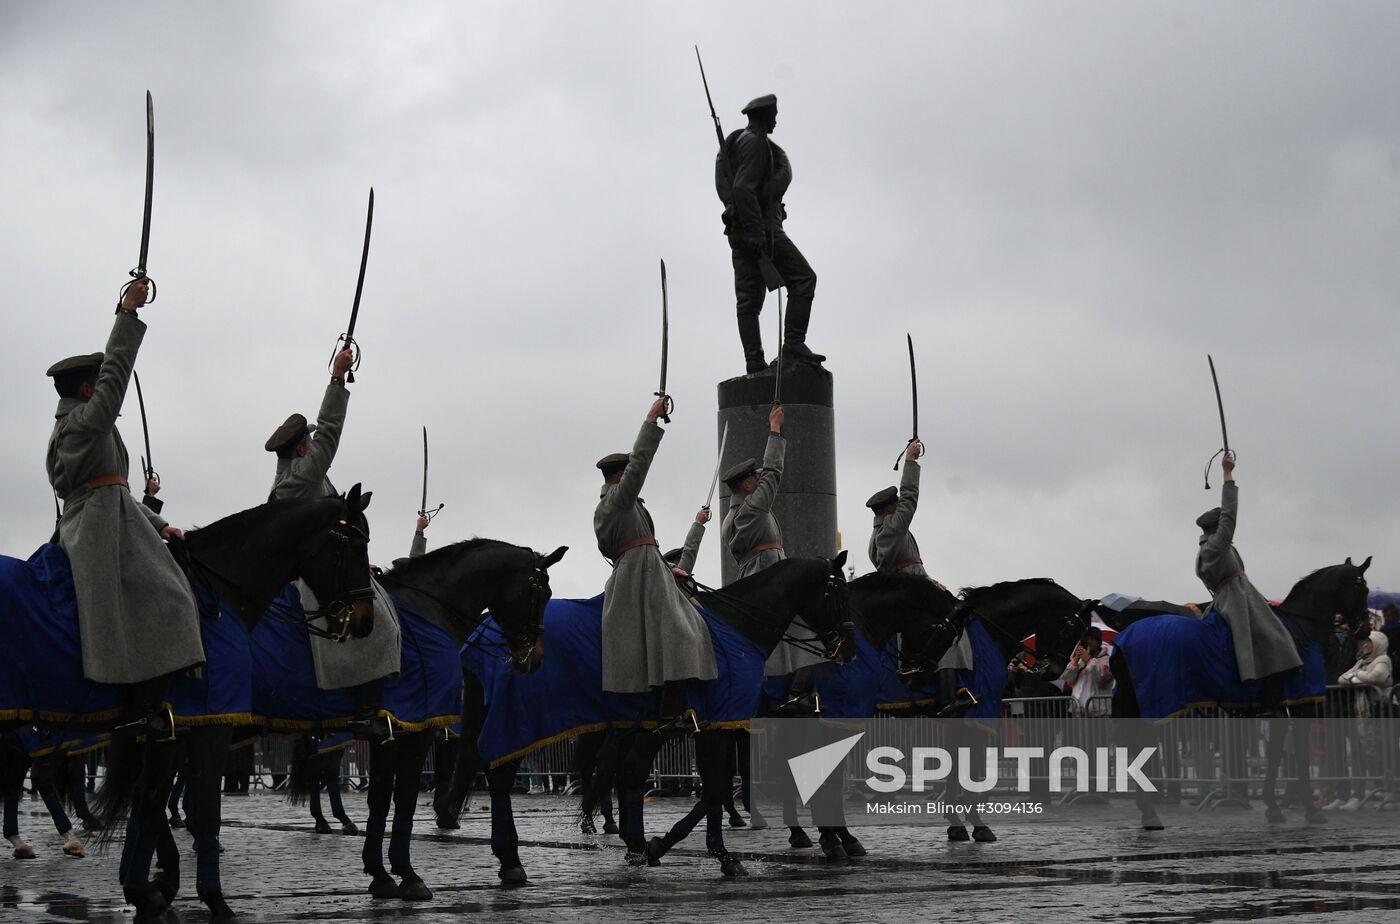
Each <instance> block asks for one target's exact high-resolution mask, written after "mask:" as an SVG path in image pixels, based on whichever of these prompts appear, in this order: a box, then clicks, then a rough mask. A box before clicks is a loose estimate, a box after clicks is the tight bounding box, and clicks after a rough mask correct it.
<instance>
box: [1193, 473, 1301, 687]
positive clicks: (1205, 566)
mask: <svg viewBox="0 0 1400 924" xmlns="http://www.w3.org/2000/svg"><path fill="white" fill-rule="evenodd" d="M1221 493H1222V498H1221V501H1220V525H1219V526H1217V527H1216V529H1215V532H1213V533H1207V534H1205V535H1203V536H1201V548H1200V551H1199V552H1198V553H1197V554H1196V576H1197V577H1198V578H1200V579H1201V582H1202V583H1203V584H1205V585H1206V589H1207V590H1209V591H1210V592H1211V595H1212V602H1211V605H1212V607H1213V608H1214V609H1215V611H1216V612H1218V613H1220V614H1221V615H1222V616H1224V617H1225V621H1226V622H1227V623H1229V624H1230V632H1231V634H1232V635H1234V637H1235V661H1236V663H1237V664H1238V665H1239V669H1240V679H1241V680H1257V679H1258V678H1260V677H1267V676H1268V675H1270V674H1276V673H1278V672H1279V671H1286V670H1290V669H1292V668H1295V667H1298V666H1299V665H1301V664H1302V663H1303V662H1302V660H1301V659H1300V658H1299V657H1298V648H1297V646H1296V645H1294V643H1293V637H1292V636H1291V635H1289V634H1288V629H1287V628H1286V627H1285V626H1284V625H1283V623H1282V622H1280V621H1279V618H1278V616H1277V615H1275V613H1274V610H1273V607H1271V606H1269V601H1268V600H1266V599H1265V598H1264V595H1263V594H1261V593H1260V592H1259V591H1258V590H1257V589H1256V588H1255V586H1254V585H1253V584H1252V583H1250V580H1249V577H1248V576H1247V575H1246V574H1245V573H1244V561H1243V560H1242V559H1241V558H1240V555H1239V553H1238V552H1236V551H1235V546H1234V544H1233V543H1234V540H1235V520H1236V517H1237V514H1238V512H1239V488H1238V487H1237V486H1236V484H1235V482H1234V481H1227V482H1225V485H1224V488H1223V489H1222V492H1221Z"/></svg>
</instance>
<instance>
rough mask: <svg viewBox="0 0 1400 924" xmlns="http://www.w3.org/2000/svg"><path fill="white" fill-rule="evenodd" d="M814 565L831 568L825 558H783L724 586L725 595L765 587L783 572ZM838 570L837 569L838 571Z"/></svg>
mask: <svg viewBox="0 0 1400 924" xmlns="http://www.w3.org/2000/svg"><path fill="white" fill-rule="evenodd" d="M816 563H820V564H821V565H822V567H823V568H829V567H831V562H830V561H829V560H828V559H825V558H784V559H783V560H782V561H777V562H774V563H773V564H771V565H769V566H768V567H767V568H764V569H763V570H762V571H759V572H757V573H756V574H750V575H749V576H748V577H745V578H739V580H737V581H735V582H734V583H732V584H726V585H725V586H724V592H725V593H743V592H744V591H746V590H751V589H752V588H754V587H758V586H767V584H769V583H771V582H772V581H773V580H774V579H776V578H778V577H781V576H782V574H783V572H784V571H791V570H793V569H795V568H799V567H801V568H811V567H814V566H815V564H816ZM838 570H839V569H838Z"/></svg>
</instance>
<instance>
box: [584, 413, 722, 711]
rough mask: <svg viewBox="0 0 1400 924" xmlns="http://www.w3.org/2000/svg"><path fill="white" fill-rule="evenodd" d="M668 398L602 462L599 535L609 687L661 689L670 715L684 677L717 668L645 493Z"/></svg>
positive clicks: (710, 675) (680, 700) (709, 676)
mask: <svg viewBox="0 0 1400 924" xmlns="http://www.w3.org/2000/svg"><path fill="white" fill-rule="evenodd" d="M665 404H666V399H665V398H664V397H661V398H657V399H656V400H655V401H654V402H652V405H651V408H650V409H649V410H648V411H647V416H646V421H645V422H644V423H643V424H642V429H641V431H640V432H639V433H638V434H637V439H636V442H635V443H634V444H633V446H632V452H631V454H630V455H625V454H623V453H613V454H612V455H609V456H605V457H603V458H602V459H600V460H599V461H598V463H597V465H598V469H599V470H600V471H601V472H602V474H603V487H602V490H601V491H600V493H599V500H598V506H597V508H596V509H595V510H594V512H593V533H594V535H595V536H596V537H597V539H598V551H600V552H601V553H602V554H603V557H604V558H606V559H608V560H609V561H610V562H612V566H613V570H612V574H610V575H609V576H608V582H607V585H606V587H605V588H604V594H605V595H606V596H605V598H604V602H603V626H602V633H603V689H604V690H606V691H608V692H611V693H643V692H646V691H647V690H651V689H655V688H657V687H660V688H661V696H660V715H661V717H662V719H663V720H669V719H672V718H674V717H676V716H678V715H679V714H680V712H681V710H682V709H683V708H684V705H685V690H684V682H685V681H687V680H692V679H698V680H713V679H714V678H715V677H716V670H715V655H714V649H713V647H712V646H711V643H710V632H709V629H708V628H707V627H706V626H705V621H704V619H703V618H702V617H701V616H700V614H699V613H698V612H697V611H696V610H695V608H694V607H693V606H691V604H690V601H689V600H688V599H687V598H686V595H685V593H684V592H683V591H682V590H681V589H680V588H679V587H678V586H677V585H676V581H675V577H674V576H673V574H672V572H671V568H670V566H669V565H667V564H666V560H665V559H664V558H662V556H661V550H660V549H659V548H657V544H656V528H655V526H654V524H653V523H652V519H651V514H649V513H648V512H647V509H646V506H645V504H644V503H643V502H642V499H641V497H640V496H639V495H640V493H641V490H642V485H643V484H644V483H645V482H646V477H647V471H648V469H650V468H651V460H652V458H653V457H654V456H655V455H656V450H657V449H658V448H659V447H660V445H661V437H662V436H664V435H665V431H664V430H662V429H661V426H660V425H659V424H657V422H656V420H657V418H658V417H660V416H661V415H662V413H663V412H664V411H665Z"/></svg>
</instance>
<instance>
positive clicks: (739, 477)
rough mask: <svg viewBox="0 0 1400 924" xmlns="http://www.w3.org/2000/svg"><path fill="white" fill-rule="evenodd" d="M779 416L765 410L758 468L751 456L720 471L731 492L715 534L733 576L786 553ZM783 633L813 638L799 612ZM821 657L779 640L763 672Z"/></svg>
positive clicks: (781, 672) (787, 669) (776, 673)
mask: <svg viewBox="0 0 1400 924" xmlns="http://www.w3.org/2000/svg"><path fill="white" fill-rule="evenodd" d="M783 417H784V414H783V409H782V407H781V406H779V407H775V408H773V409H772V410H771V411H769V412H768V443H767V445H766V446H765V447H764V449H763V467H762V468H758V467H757V466H756V465H755V462H754V460H753V459H745V460H744V461H742V462H740V463H739V464H737V465H732V466H730V467H729V468H728V469H726V470H725V472H724V474H722V475H721V476H720V480H722V481H723V482H724V483H725V485H726V486H728V488H729V491H730V498H729V512H728V513H727V514H725V517H724V523H723V525H722V526H721V527H720V535H721V536H722V537H723V538H724V544H725V547H726V548H728V549H729V554H730V555H733V556H734V560H735V561H736V562H738V564H739V575H738V579H743V578H746V577H749V576H751V575H754V574H757V573H758V572H760V571H762V570H763V569H765V568H767V567H769V566H771V565H775V564H777V563H778V562H780V561H782V560H783V559H785V558H787V554H786V553H785V552H784V551H783V531H782V528H781V527H780V526H779V525H778V518H777V517H775V516H774V515H773V503H774V502H775V501H776V500H777V499H778V488H779V486H780V485H781V484H782V480H783V458H784V455H785V454H786V451H787V441H786V440H785V439H783ZM788 635H789V636H791V637H793V638H797V639H803V640H809V639H815V638H816V637H817V636H816V633H815V632H813V631H812V630H811V628H810V627H809V626H808V625H807V624H806V623H805V622H804V621H803V620H802V619H801V617H798V618H797V619H794V620H793V622H792V625H791V626H790V627H789V629H788ZM822 660H823V659H822V658H821V657H820V656H819V655H816V654H813V653H812V652H810V651H807V650H804V648H799V647H797V646H795V645H792V644H789V643H788V642H786V641H784V642H782V643H780V644H779V645H778V647H777V648H776V649H774V651H773V653H772V654H771V655H769V656H768V663H767V664H766V665H765V666H764V668H763V676H765V677H782V676H785V675H787V674H791V673H793V672H794V671H796V670H798V669H799V668H803V667H807V666H809V665H812V664H817V663H820V662H821V661H822Z"/></svg>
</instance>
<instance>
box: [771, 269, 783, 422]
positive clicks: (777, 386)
mask: <svg viewBox="0 0 1400 924" xmlns="http://www.w3.org/2000/svg"><path fill="white" fill-rule="evenodd" d="M774 369H776V370H777V374H776V375H775V376H774V378H773V406H774V407H782V406H783V293H782V291H781V290H779V292H778V361H777V363H776V365H775V366H774Z"/></svg>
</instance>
